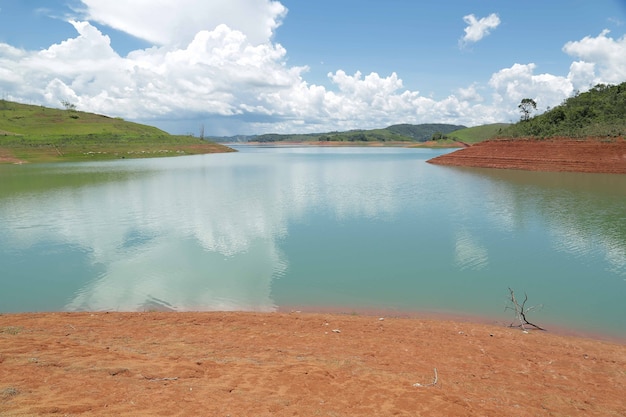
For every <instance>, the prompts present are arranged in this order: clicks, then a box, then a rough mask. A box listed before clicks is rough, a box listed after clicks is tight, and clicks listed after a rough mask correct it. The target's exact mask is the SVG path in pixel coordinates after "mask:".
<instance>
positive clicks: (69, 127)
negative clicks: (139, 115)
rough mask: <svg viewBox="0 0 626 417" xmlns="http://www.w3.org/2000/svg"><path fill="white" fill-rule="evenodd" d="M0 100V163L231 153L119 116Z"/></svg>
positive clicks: (69, 106) (196, 139)
mask: <svg viewBox="0 0 626 417" xmlns="http://www.w3.org/2000/svg"><path fill="white" fill-rule="evenodd" d="M65 107H66V108H65V109H64V110H62V109H53V108H48V107H43V106H33V105H28V104H21V103H14V102H10V101H6V100H0V163H1V162H13V163H15V162H58V161H86V160H102V159H119V158H147V157H160V156H174V155H190V154H201V153H213V152H229V151H232V149H230V148H228V147H226V146H224V145H219V144H216V143H211V142H208V141H205V140H202V139H199V138H195V137H192V136H176V135H170V134H168V133H167V132H164V131H162V130H160V129H157V128H156V127H152V126H147V125H142V124H139V123H132V122H127V121H125V120H123V119H121V118H111V117H107V116H103V115H98V114H93V113H87V112H81V111H77V110H75V108H74V107H73V106H71V105H67V106H65Z"/></svg>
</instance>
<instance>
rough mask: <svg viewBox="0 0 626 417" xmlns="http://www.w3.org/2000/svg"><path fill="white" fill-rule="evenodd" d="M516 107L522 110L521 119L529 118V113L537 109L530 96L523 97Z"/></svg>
mask: <svg viewBox="0 0 626 417" xmlns="http://www.w3.org/2000/svg"><path fill="white" fill-rule="evenodd" d="M517 108H518V109H519V111H521V112H522V120H523V121H526V120H528V119H530V115H531V113H532V112H533V111H535V110H537V103H536V102H535V100H533V99H532V98H523V99H522V101H521V103H520V104H519V106H517Z"/></svg>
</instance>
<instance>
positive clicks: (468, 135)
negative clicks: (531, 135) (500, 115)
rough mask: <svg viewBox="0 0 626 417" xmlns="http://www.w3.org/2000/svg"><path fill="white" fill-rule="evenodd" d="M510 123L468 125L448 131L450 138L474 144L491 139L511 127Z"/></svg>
mask: <svg viewBox="0 0 626 417" xmlns="http://www.w3.org/2000/svg"><path fill="white" fill-rule="evenodd" d="M509 126H510V124H509V123H493V124H488V125H482V126H474V127H467V128H465V129H459V130H455V131H454V132H451V133H448V134H447V135H446V136H447V138H448V139H454V140H457V141H459V142H463V143H468V144H473V143H478V142H482V141H483V140H487V139H491V138H493V137H496V136H499V135H501V134H502V131H503V130H504V129H506V128H507V127H509Z"/></svg>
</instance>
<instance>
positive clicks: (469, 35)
mask: <svg viewBox="0 0 626 417" xmlns="http://www.w3.org/2000/svg"><path fill="white" fill-rule="evenodd" d="M463 21H464V22H465V23H467V25H468V26H467V27H466V28H465V29H464V30H465V35H464V36H463V37H462V38H461V40H460V45H461V46H465V45H467V44H469V43H474V42H478V41H479V40H481V39H482V38H484V37H485V36H487V35H489V33H490V32H491V30H493V29H495V28H497V27H498V26H499V25H500V18H499V17H498V15H497V14H495V13H491V14H490V15H489V16H487V17H483V18H480V19H477V18H476V16H474V15H473V14H469V15H467V16H463Z"/></svg>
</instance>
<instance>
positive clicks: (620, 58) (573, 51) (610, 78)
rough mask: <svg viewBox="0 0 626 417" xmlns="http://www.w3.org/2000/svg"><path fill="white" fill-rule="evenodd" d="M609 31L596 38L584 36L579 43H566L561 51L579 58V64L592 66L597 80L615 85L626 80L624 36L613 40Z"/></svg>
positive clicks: (587, 69)
mask: <svg viewBox="0 0 626 417" xmlns="http://www.w3.org/2000/svg"><path fill="white" fill-rule="evenodd" d="M608 35H609V31H608V30H604V31H602V33H600V34H599V35H598V36H596V37H595V38H594V37H591V36H586V37H584V38H583V39H581V40H579V41H573V42H568V43H566V44H565V46H564V47H563V51H564V52H566V53H567V54H569V55H572V56H576V57H578V58H580V60H581V61H580V62H581V63H584V64H586V65H587V68H586V71H589V70H590V68H589V67H588V66H589V65H593V67H594V68H593V70H594V73H595V71H596V70H597V71H598V73H597V76H598V78H597V79H598V80H602V82H605V83H611V84H617V83H620V82H622V81H624V80H626V35H625V36H622V37H621V38H620V39H613V38H610V37H609V36H608Z"/></svg>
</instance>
